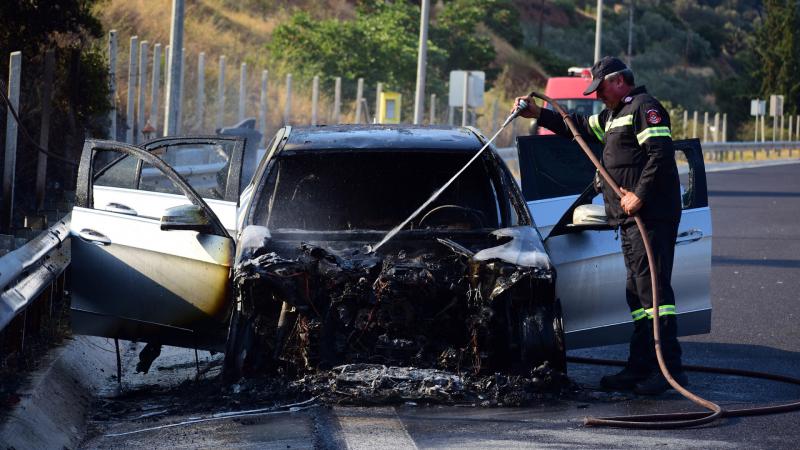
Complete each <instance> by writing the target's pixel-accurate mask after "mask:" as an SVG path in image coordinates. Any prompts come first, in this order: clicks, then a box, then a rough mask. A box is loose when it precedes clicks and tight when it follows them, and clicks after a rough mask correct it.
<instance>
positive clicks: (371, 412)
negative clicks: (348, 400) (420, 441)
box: [333, 406, 417, 450]
mask: <svg viewBox="0 0 800 450" xmlns="http://www.w3.org/2000/svg"><path fill="white" fill-rule="evenodd" d="M333 414H334V415H335V416H336V420H337V421H338V423H339V426H340V428H341V433H342V437H343V438H344V442H345V443H346V444H347V448H348V449H349V450H362V449H364V450H373V449H405V448H409V449H416V448H417V445H416V444H415V443H414V440H413V439H411V435H410V434H408V430H406V427H405V425H403V422H402V420H400V417H398V416H397V411H395V409H394V408H393V407H369V408H362V407H340V406H337V407H335V408H333Z"/></svg>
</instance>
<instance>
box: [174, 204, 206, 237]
mask: <svg viewBox="0 0 800 450" xmlns="http://www.w3.org/2000/svg"><path fill="white" fill-rule="evenodd" d="M161 230H163V231H169V230H192V231H197V232H198V233H212V232H213V231H214V226H213V225H212V223H211V219H210V218H209V217H208V213H206V210H205V209H203V208H202V207H200V206H197V205H179V206H173V207H172V208H168V209H167V210H166V211H164V215H163V216H162V217H161Z"/></svg>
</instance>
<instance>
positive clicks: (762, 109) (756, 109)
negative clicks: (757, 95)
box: [750, 99, 767, 116]
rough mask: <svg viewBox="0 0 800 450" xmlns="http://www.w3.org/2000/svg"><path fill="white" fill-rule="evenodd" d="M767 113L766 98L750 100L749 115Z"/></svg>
mask: <svg viewBox="0 0 800 450" xmlns="http://www.w3.org/2000/svg"><path fill="white" fill-rule="evenodd" d="M766 113H767V101H766V100H759V99H755V100H750V115H751V116H763V115H764V114H766Z"/></svg>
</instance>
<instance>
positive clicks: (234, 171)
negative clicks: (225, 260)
mask: <svg viewBox="0 0 800 450" xmlns="http://www.w3.org/2000/svg"><path fill="white" fill-rule="evenodd" d="M244 144H245V141H244V139H243V138H240V137H236V136H200V137H167V138H161V139H155V140H152V141H149V142H147V143H145V144H143V145H142V148H144V149H145V150H147V151H148V152H150V153H152V154H154V155H156V156H158V157H159V158H161V159H162V160H164V161H165V162H166V163H167V164H169V165H170V166H171V167H172V168H174V169H175V171H176V172H177V173H178V174H180V175H181V176H182V177H183V178H184V180H185V181H186V182H187V183H189V185H190V186H192V188H194V190H195V191H197V192H198V193H199V194H200V196H201V197H202V198H203V199H204V200H205V201H206V203H208V205H209V206H210V207H211V209H212V210H213V211H214V213H215V214H216V215H217V217H218V218H219V219H220V220H221V221H222V223H223V224H224V225H225V228H226V229H227V230H228V231H229V232H230V233H231V234H232V235H233V236H234V237H235V236H236V234H235V230H236V216H237V207H238V205H239V193H240V183H239V181H240V178H241V175H242V158H243V152H244ZM103 157H105V158H107V157H109V156H102V157H101V158H103ZM139 161H140V160H139V159H137V158H132V157H130V156H127V155H122V156H120V157H117V158H114V159H113V160H111V161H108V162H107V164H105V165H103V164H100V165H98V167H97V171H96V173H95V180H94V199H95V205H96V207H97V208H99V209H105V210H107V211H115V212H119V213H123V214H129V215H143V216H146V217H161V213H163V212H164V211H165V210H166V209H167V208H170V207H173V206H177V205H180V204H186V203H187V200H186V198H185V196H184V195H183V194H182V193H181V192H180V191H179V190H178V189H177V188H176V187H175V186H174V184H173V183H172V182H171V181H170V180H169V179H167V177H165V176H164V174H162V173H161V172H160V171H158V170H156V169H155V168H153V167H150V166H148V165H147V164H146V163H140V162H139Z"/></svg>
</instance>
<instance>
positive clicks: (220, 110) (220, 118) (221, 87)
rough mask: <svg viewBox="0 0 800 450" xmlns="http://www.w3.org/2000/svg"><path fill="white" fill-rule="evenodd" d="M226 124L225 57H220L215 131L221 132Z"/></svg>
mask: <svg viewBox="0 0 800 450" xmlns="http://www.w3.org/2000/svg"><path fill="white" fill-rule="evenodd" d="M224 122H225V55H220V57H219V76H218V77H217V121H216V126H215V127H214V128H215V129H217V130H219V129H220V128H222V127H223V126H224Z"/></svg>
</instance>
